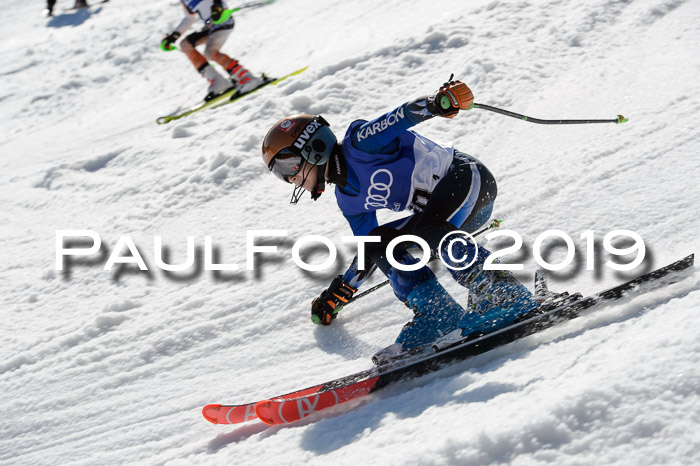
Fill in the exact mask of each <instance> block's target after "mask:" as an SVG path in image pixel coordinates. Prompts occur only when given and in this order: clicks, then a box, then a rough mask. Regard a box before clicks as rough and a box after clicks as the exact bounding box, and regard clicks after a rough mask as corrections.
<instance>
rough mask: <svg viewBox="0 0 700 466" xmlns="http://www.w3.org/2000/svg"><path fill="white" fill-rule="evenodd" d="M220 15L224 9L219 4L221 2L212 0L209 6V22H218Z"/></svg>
mask: <svg viewBox="0 0 700 466" xmlns="http://www.w3.org/2000/svg"><path fill="white" fill-rule="evenodd" d="M222 14H224V7H223V5H222V4H221V0H214V3H213V4H212V6H211V20H212V21H214V22H217V21H219V20H220V19H221V15H222Z"/></svg>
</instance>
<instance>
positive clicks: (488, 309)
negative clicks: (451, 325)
mask: <svg viewBox="0 0 700 466" xmlns="http://www.w3.org/2000/svg"><path fill="white" fill-rule="evenodd" d="M452 247H453V248H457V253H456V254H453V255H452V257H462V258H466V259H467V260H468V259H469V258H473V257H474V255H475V254H476V255H477V258H476V260H475V262H474V263H473V264H472V266H471V267H469V268H467V269H464V270H457V269H456V268H458V267H459V265H460V264H451V262H452V261H454V259H451V257H450V255H449V254H448V253H447V246H446V247H445V248H444V249H443V250H442V251H441V254H442V258H443V260H444V261H445V263H446V264H451V265H452V268H450V272H451V273H452V276H453V277H454V279H455V280H456V281H457V282H458V283H459V284H460V285H462V286H464V287H465V288H468V289H469V293H470V311H471V312H467V313H466V314H465V315H464V317H463V318H462V320H461V321H460V322H459V323H458V325H457V326H458V327H459V328H461V329H462V336H466V335H468V334H470V333H473V332H482V333H490V332H493V331H496V330H499V329H501V328H503V327H505V326H507V325H510V324H512V323H513V322H515V321H516V319H518V317H519V316H521V315H524V314H526V313H528V312H530V311H532V310H533V309H535V308H537V307H539V306H540V304H541V299H538V297H537V296H535V295H533V294H532V293H531V292H530V291H529V290H528V289H527V288H525V286H523V285H522V284H521V283H520V282H519V281H518V280H517V279H516V278H515V277H514V276H513V275H512V274H511V273H510V272H508V271H507V270H484V268H483V266H484V260H485V259H486V257H488V256H489V254H490V252H489V251H488V250H486V249H485V248H483V247H481V246H476V245H474V244H472V243H465V242H461V243H460V242H455V243H454V244H453V245H452ZM453 252H454V251H453Z"/></svg>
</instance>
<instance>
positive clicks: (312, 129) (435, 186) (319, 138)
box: [262, 81, 539, 353]
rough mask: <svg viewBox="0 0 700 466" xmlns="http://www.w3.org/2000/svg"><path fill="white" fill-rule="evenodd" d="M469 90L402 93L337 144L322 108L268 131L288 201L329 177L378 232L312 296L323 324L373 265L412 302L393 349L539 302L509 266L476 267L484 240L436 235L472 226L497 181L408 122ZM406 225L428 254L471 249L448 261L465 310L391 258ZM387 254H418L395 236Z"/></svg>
mask: <svg viewBox="0 0 700 466" xmlns="http://www.w3.org/2000/svg"><path fill="white" fill-rule="evenodd" d="M473 100H474V97H473V95H472V92H471V90H470V89H469V88H468V87H467V86H466V85H465V84H464V83H462V82H460V81H450V82H448V83H445V85H444V86H442V87H441V88H440V89H439V90H438V92H436V93H435V94H434V95H432V96H430V97H421V98H418V99H416V100H413V101H410V102H407V103H405V104H403V105H402V106H400V107H398V108H396V109H394V110H392V111H390V112H388V113H386V114H384V115H381V116H380V117H378V118H375V119H374V120H372V121H369V122H368V121H366V120H357V121H355V122H353V123H352V124H351V125H350V127H349V128H348V129H347V132H346V133H345V137H344V138H343V140H342V143H340V144H339V143H338V142H337V140H336V137H335V135H334V134H333V132H332V131H331V130H330V128H329V124H328V122H326V120H325V119H324V118H323V117H321V116H312V115H297V116H293V117H289V118H285V119H283V120H280V121H279V122H277V123H276V124H275V125H274V126H273V127H272V128H271V129H270V131H269V132H268V133H267V135H266V137H265V140H264V142H263V146H262V152H263V161H264V162H265V164H266V166H267V167H268V169H269V170H270V171H272V173H274V174H275V175H276V176H278V177H279V178H281V179H283V180H284V181H286V182H288V183H293V184H294V185H295V186H296V187H295V189H294V192H293V195H292V203H296V202H297V201H298V200H299V198H300V196H301V194H303V191H304V190H308V191H310V192H311V197H312V198H313V199H317V198H318V197H319V196H320V195H321V193H322V192H323V190H324V187H325V183H326V182H330V183H334V184H335V185H336V190H335V194H336V198H337V202H338V206H339V207H340V209H341V211H342V212H343V215H344V216H345V218H346V219H347V220H348V222H349V223H350V226H351V228H352V231H353V233H354V234H355V235H356V236H364V235H371V236H380V237H381V242H380V243H368V244H367V245H366V252H367V253H366V256H367V257H366V265H365V269H366V270H360V269H359V267H358V258H357V257H356V258H355V260H354V261H353V263H352V265H351V266H350V268H349V269H348V270H347V271H346V272H345V274H344V275H342V276H339V277H336V278H335V279H334V280H333V282H332V283H331V285H330V286H329V288H328V289H327V290H325V291H323V292H322V293H321V295H320V296H319V297H318V298H317V299H316V300H315V301H314V302H313V304H312V310H311V314H312V320H313V321H314V322H315V323H321V324H325V325H328V324H330V323H331V321H332V320H333V319H334V318H335V317H336V315H337V313H338V311H339V310H340V309H341V308H342V306H343V304H344V303H346V302H347V301H348V300H349V299H350V298H351V297H352V295H353V294H354V293H355V291H356V290H357V288H358V287H359V286H360V285H361V283H362V282H363V281H364V280H365V279H366V278H367V276H368V275H369V274H370V273H371V272H372V271H373V269H374V268H375V267H379V268H380V269H381V270H382V271H383V272H384V274H386V276H387V277H388V278H389V281H390V283H391V285H392V288H393V290H394V294H395V295H396V297H397V298H398V299H400V300H401V301H402V302H405V303H406V304H407V305H408V306H409V307H411V308H413V309H414V312H415V316H414V318H413V320H412V321H411V322H409V323H408V324H406V326H405V327H404V328H403V330H402V332H401V334H400V335H399V337H398V338H397V340H396V344H395V345H392V347H389V348H388V351H389V352H390V353H391V352H394V353H401V352H402V351H404V350H406V349H410V348H415V347H419V346H422V345H425V344H427V343H430V342H433V341H435V340H436V339H439V338H440V337H443V336H445V335H447V334H448V333H450V334H451V335H454V336H455V337H459V336H462V335H466V334H467V333H469V332H471V331H474V330H477V329H479V330H495V329H497V328H500V327H502V326H504V325H507V324H509V323H511V322H512V321H513V320H514V319H515V318H516V317H517V316H519V315H521V314H523V313H525V312H527V311H529V310H531V309H533V308H534V307H535V306H537V305H538V304H539V302H538V301H537V300H535V299H534V297H533V296H532V294H531V293H530V292H529V291H528V290H527V289H526V288H525V287H524V286H522V285H521V284H520V283H519V282H518V281H517V280H515V278H514V277H513V276H512V275H510V274H509V273H508V272H494V271H486V270H483V267H482V266H483V262H484V259H485V258H486V257H487V256H488V255H489V252H488V251H487V250H485V249H484V248H482V247H478V246H476V245H474V244H471V243H467V244H465V243H464V242H453V243H450V242H447V241H442V242H441V240H442V239H443V238H444V237H445V235H446V234H448V233H450V232H452V231H455V230H457V229H459V228H461V229H463V230H464V231H467V232H473V231H474V230H476V229H477V228H478V227H479V226H481V225H482V224H484V223H485V222H486V221H487V220H488V219H489V217H490V215H491V212H492V210H493V203H494V200H495V198H496V193H497V188H496V182H495V179H494V177H493V175H492V174H491V172H490V171H489V170H488V169H487V168H486V167H485V166H484V165H483V164H482V163H481V162H480V161H478V160H477V159H476V158H474V157H472V156H469V155H467V154H465V153H463V152H460V151H457V150H454V149H452V148H448V147H444V146H442V145H440V144H438V143H436V142H434V141H431V140H429V139H428V138H426V137H424V136H422V135H420V134H418V133H416V132H414V131H411V130H409V128H410V127H412V126H414V125H416V124H418V123H420V122H423V121H426V120H429V119H431V118H433V117H435V116H440V117H444V118H453V117H455V116H456V115H457V114H458V112H459V111H460V110H463V109H468V108H469V107H470V106H471V105H472V103H473ZM380 208H382V209H391V210H395V211H400V210H405V209H408V210H412V211H413V212H414V214H413V215H411V216H409V217H407V218H403V219H400V220H398V221H394V222H391V223H389V224H386V225H382V226H379V225H378V222H377V216H376V211H377V210H378V209H380ZM403 234H412V235H416V236H419V237H420V238H423V239H424V240H425V241H426V242H427V243H428V245H429V246H430V248H431V251H432V253H433V255H435V256H441V257H442V258H443V260H444V261H445V263H446V264H450V265H452V266H453V267H455V268H459V267H461V266H463V265H464V263H462V262H456V260H455V259H454V258H458V259H464V262H466V263H468V262H470V261H471V259H472V258H474V257H475V256H476V259H475V262H474V264H473V265H472V266H471V267H469V268H467V269H465V270H451V273H452V275H453V277H454V278H455V279H456V280H457V282H458V283H460V284H461V285H462V286H465V287H467V288H468V289H469V290H470V292H471V296H472V304H473V309H472V310H470V311H469V312H465V311H464V309H462V308H461V306H459V305H458V304H457V303H456V302H455V301H454V299H453V298H452V297H451V296H450V295H449V294H448V293H447V292H446V291H445V290H444V288H443V287H442V286H441V285H440V284H439V283H438V281H437V280H436V278H435V276H434V275H433V272H432V271H431V270H430V269H429V268H428V267H427V266H423V267H421V268H419V269H418V270H416V271H412V272H405V271H400V270H398V269H396V268H394V267H392V266H391V264H390V263H389V262H388V260H387V257H386V246H387V244H388V243H389V242H390V241H391V240H392V239H394V238H396V237H397V236H399V235H403ZM449 248H451V249H449ZM448 249H449V250H448ZM449 252H451V253H452V254H449ZM394 257H395V258H396V260H397V261H398V262H399V263H401V264H404V265H412V264H415V263H417V262H419V261H418V260H417V259H416V258H414V257H413V256H411V254H409V253H408V251H407V250H406V249H405V248H402V247H400V246H399V247H396V248H395V249H394ZM470 307H471V306H470Z"/></svg>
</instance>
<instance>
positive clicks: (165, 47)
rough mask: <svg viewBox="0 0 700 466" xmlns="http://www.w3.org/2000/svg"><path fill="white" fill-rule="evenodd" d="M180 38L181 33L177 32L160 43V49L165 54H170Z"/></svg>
mask: <svg viewBox="0 0 700 466" xmlns="http://www.w3.org/2000/svg"><path fill="white" fill-rule="evenodd" d="M179 38H180V33H179V32H177V31H175V32H172V33H170V34H168V35H167V36H165V37H164V38H163V40H162V41H161V43H160V49H161V50H162V51H164V52H170V51H171V50H173V49H174V47H173V44H174V43H175V42H177V40H178V39H179Z"/></svg>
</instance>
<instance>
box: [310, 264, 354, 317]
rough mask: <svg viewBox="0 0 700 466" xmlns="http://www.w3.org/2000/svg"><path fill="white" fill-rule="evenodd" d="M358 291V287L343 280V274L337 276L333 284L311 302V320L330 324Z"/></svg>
mask: <svg viewBox="0 0 700 466" xmlns="http://www.w3.org/2000/svg"><path fill="white" fill-rule="evenodd" d="M356 291H357V289H355V288H353V287H351V286H350V285H348V284H347V283H344V282H343V277H342V276H341V275H338V276H337V277H335V278H334V279H333V281H332V282H331V286H329V287H328V289H327V290H324V291H323V293H321V295H320V296H319V297H318V298H316V299H314V302H313V303H311V322H313V323H314V324H323V325H330V323H331V321H332V320H333V319H335V318H336V316H337V315H338V312H340V310H341V309H342V308H343V305H345V303H347V302H348V301H349V300H350V298H352V295H353V294H355V292H356Z"/></svg>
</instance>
